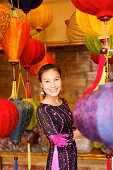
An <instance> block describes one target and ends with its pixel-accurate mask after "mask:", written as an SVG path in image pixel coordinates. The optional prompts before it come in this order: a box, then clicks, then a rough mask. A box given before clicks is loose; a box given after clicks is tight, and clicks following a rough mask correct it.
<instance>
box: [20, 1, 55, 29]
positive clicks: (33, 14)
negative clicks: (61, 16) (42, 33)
mask: <svg viewBox="0 0 113 170" xmlns="http://www.w3.org/2000/svg"><path fill="white" fill-rule="evenodd" d="M23 19H24V20H25V21H26V14H25V13H23ZM52 20H53V15H52V10H51V8H49V7H48V6H47V5H45V4H41V5H40V6H39V7H38V8H35V9H32V10H30V12H29V13H28V14H27V23H28V24H29V26H30V27H31V28H33V29H37V30H40V29H44V28H46V27H48V26H49V25H50V24H51V23H52Z"/></svg>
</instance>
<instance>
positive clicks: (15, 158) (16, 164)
mask: <svg viewBox="0 0 113 170" xmlns="http://www.w3.org/2000/svg"><path fill="white" fill-rule="evenodd" d="M14 160H15V170H18V162H17V160H18V157H17V156H16V145H15V157H14Z"/></svg>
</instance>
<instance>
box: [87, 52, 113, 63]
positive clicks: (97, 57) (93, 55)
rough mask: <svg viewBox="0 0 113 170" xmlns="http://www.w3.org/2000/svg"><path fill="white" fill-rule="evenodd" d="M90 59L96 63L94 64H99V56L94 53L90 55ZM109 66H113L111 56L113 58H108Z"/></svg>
mask: <svg viewBox="0 0 113 170" xmlns="http://www.w3.org/2000/svg"><path fill="white" fill-rule="evenodd" d="M90 57H91V59H92V60H93V61H94V63H96V64H98V63H99V59H100V56H99V55H96V54H94V53H90ZM108 64H113V56H111V58H108Z"/></svg>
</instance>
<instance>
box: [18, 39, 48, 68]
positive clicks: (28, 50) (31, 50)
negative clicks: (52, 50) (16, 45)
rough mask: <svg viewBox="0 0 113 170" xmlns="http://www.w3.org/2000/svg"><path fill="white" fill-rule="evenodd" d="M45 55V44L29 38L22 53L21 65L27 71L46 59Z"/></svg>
mask: <svg viewBox="0 0 113 170" xmlns="http://www.w3.org/2000/svg"><path fill="white" fill-rule="evenodd" d="M44 55H45V47H44V44H43V43H42V42H41V41H39V40H36V39H33V38H29V39H28V40H27V43H26V44H25V46H24V49H23V51H22V54H21V57H20V63H21V65H23V66H24V68H25V69H30V67H31V66H32V65H34V64H37V63H38V62H40V61H41V60H42V59H43V58H44Z"/></svg>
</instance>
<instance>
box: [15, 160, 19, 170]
mask: <svg viewBox="0 0 113 170" xmlns="http://www.w3.org/2000/svg"><path fill="white" fill-rule="evenodd" d="M15 170H18V162H17V160H15Z"/></svg>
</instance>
